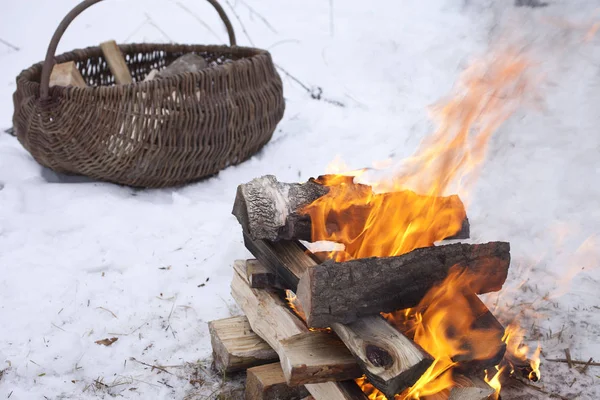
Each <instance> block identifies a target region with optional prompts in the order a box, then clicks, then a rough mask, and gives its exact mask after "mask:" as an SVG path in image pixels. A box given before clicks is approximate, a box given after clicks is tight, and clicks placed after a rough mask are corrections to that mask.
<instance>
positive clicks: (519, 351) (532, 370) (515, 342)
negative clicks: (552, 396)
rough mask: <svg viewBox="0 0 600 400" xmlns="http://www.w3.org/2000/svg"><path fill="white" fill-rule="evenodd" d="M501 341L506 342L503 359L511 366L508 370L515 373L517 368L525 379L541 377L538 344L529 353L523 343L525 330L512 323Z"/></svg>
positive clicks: (539, 347)
mask: <svg viewBox="0 0 600 400" xmlns="http://www.w3.org/2000/svg"><path fill="white" fill-rule="evenodd" d="M502 341H503V342H504V343H506V353H507V355H506V357H505V361H506V362H507V363H508V364H509V365H510V367H511V371H510V372H511V373H515V372H516V369H519V370H521V372H522V373H523V375H525V377H526V378H527V379H529V380H532V381H538V380H539V379H540V378H541V372H540V353H541V346H540V344H539V343H538V346H537V347H536V349H535V351H534V352H533V353H532V354H531V349H530V348H529V346H527V345H526V344H524V343H525V330H524V329H523V328H521V327H520V326H519V325H518V324H517V323H512V324H510V325H509V326H508V327H507V328H506V330H505V333H504V337H503V338H502Z"/></svg>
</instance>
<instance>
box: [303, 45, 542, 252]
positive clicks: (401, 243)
mask: <svg viewBox="0 0 600 400" xmlns="http://www.w3.org/2000/svg"><path fill="white" fill-rule="evenodd" d="M529 65H530V64H529V62H528V61H527V60H526V59H525V58H524V57H523V56H522V55H520V54H517V53H513V52H506V53H505V54H503V55H502V57H500V58H497V59H496V58H494V59H492V60H487V62H486V61H485V60H484V61H480V62H476V63H474V64H473V65H472V66H471V67H469V68H468V69H467V70H466V71H465V72H464V74H463V75H462V78H461V80H460V81H459V85H458V86H457V88H456V93H455V95H454V96H453V97H451V98H450V99H449V100H447V101H445V102H442V103H440V104H438V105H437V106H436V107H435V108H434V113H433V115H434V117H435V119H436V120H437V121H438V125H439V128H438V129H437V130H436V131H435V132H434V134H433V135H432V136H431V137H429V138H428V139H426V140H425V141H424V142H423V143H422V145H421V147H420V149H419V151H418V152H417V153H416V154H415V155H414V156H413V157H411V158H409V159H408V160H406V161H405V162H404V163H403V165H402V166H401V169H400V171H398V172H397V173H396V174H395V175H394V177H392V178H391V179H385V180H379V181H376V182H370V186H368V185H359V184H357V183H355V181H357V180H360V179H363V178H365V177H367V175H368V174H367V171H366V170H362V171H355V172H353V173H352V174H351V176H344V175H327V176H325V177H321V178H319V179H318V182H320V183H322V184H324V185H326V186H329V187H330V191H329V193H328V194H327V195H325V196H323V197H321V198H319V199H317V200H316V201H315V202H313V203H311V204H309V205H308V206H306V207H305V208H304V210H303V211H304V212H305V213H306V214H308V215H310V217H311V220H312V239H313V241H331V242H338V243H342V244H344V245H345V246H346V253H345V258H363V257H372V256H395V255H400V254H404V253H407V252H409V251H411V250H414V249H416V248H419V247H426V246H431V245H433V244H434V243H435V242H436V241H439V240H442V239H445V238H447V237H450V236H452V235H454V234H456V233H457V232H458V231H459V230H460V229H461V226H462V222H463V219H464V217H465V211H464V206H463V204H462V202H461V201H460V200H458V198H457V197H449V198H447V197H441V196H443V195H445V194H446V193H447V192H448V191H450V190H457V189H459V188H464V187H465V186H468V185H469V184H470V182H472V181H473V178H474V177H475V175H476V173H475V172H476V167H477V166H478V165H479V164H480V163H481V162H482V161H483V158H484V155H485V151H486V148H487V145H488V143H489V140H490V138H491V136H492V134H493V132H494V131H496V130H497V128H498V127H499V126H500V125H501V124H502V122H504V121H505V120H506V119H507V118H508V117H509V116H510V115H511V114H512V113H513V112H514V111H515V110H516V109H517V107H518V106H519V105H520V103H521V101H522V100H523V98H524V97H525V95H526V94H527V95H530V94H532V93H533V88H532V83H531V79H530V78H529ZM407 188H411V189H412V190H414V191H410V190H407Z"/></svg>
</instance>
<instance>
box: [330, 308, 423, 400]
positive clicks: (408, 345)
mask: <svg viewBox="0 0 600 400" xmlns="http://www.w3.org/2000/svg"><path fill="white" fill-rule="evenodd" d="M331 328H332V329H333V331H334V332H335V333H336V334H337V335H338V336H339V337H340V339H341V340H342V341H343V342H344V343H345V344H346V346H347V347H348V349H350V351H351V352H352V354H353V355H354V356H355V357H356V359H357V360H358V363H359V365H360V366H361V368H362V370H363V371H364V372H365V375H366V376H367V378H368V379H369V381H370V382H371V384H372V385H373V386H375V387H376V388H377V389H379V390H380V391H382V392H383V394H385V396H386V397H387V398H388V399H392V398H394V395H396V394H398V393H401V392H402V391H403V390H404V389H407V388H409V387H410V386H412V385H413V384H414V383H415V382H416V381H417V380H418V379H419V378H420V377H421V375H423V373H424V372H425V371H426V370H427V368H429V366H430V365H431V364H432V363H433V358H432V357H431V356H430V355H429V354H427V353H426V352H425V351H424V350H423V349H421V348H420V347H419V346H417V345H416V344H415V343H413V342H412V341H411V340H410V339H408V338H407V337H406V336H404V335H403V334H402V333H400V332H398V330H396V328H394V327H393V326H391V325H390V324H389V323H388V322H387V321H386V320H384V319H383V318H382V317H381V316H379V315H377V316H370V317H364V318H361V319H359V320H357V321H356V322H353V323H351V324H348V325H342V324H338V323H335V324H333V325H332V327H331Z"/></svg>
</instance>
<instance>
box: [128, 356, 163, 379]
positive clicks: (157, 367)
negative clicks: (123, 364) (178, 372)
mask: <svg viewBox="0 0 600 400" xmlns="http://www.w3.org/2000/svg"><path fill="white" fill-rule="evenodd" d="M129 359H130V360H131V361H134V362H136V363H138V364H142V365H145V366H146V367H150V368H152V369H151V370H150V371H154V370H155V369H157V370H159V371H162V372H166V373H167V374H169V375H173V374H172V373H171V372H169V371H167V370H166V369H165V368H164V367H160V366H158V365H152V364H147V363H145V362H143V361H139V360H137V359H136V358H134V357H130V358H129Z"/></svg>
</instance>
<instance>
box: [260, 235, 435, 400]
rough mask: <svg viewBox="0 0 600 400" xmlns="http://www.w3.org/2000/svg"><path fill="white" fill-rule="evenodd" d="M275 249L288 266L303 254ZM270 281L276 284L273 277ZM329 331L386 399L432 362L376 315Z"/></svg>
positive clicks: (290, 245)
mask: <svg viewBox="0 0 600 400" xmlns="http://www.w3.org/2000/svg"><path fill="white" fill-rule="evenodd" d="M260 242H262V241H260ZM276 246H277V248H278V250H280V249H284V251H275V252H274V253H273V254H272V256H273V257H278V256H281V257H282V258H283V259H285V258H286V256H290V257H292V258H290V259H289V262H290V263H293V261H294V260H296V259H297V258H294V254H295V252H297V251H299V252H301V253H302V254H305V253H304V252H302V249H301V245H300V244H299V243H295V242H286V241H282V242H277V244H276ZM307 264H310V263H307ZM296 265H297V264H296ZM297 266H298V265H297ZM272 268H273V269H274V270H276V269H277V267H272ZM305 268H308V267H306V266H300V267H299V268H298V269H296V270H295V271H287V273H286V276H295V274H296V273H303V271H304V270H305ZM279 269H282V268H279ZM273 275H275V274H273ZM271 279H272V280H275V277H272V278H271ZM296 281H297V279H296ZM331 328H332V330H333V331H334V332H335V333H336V334H337V335H338V336H339V338H340V339H341V340H342V341H343V342H344V344H345V345H346V347H347V348H348V349H349V350H350V352H351V353H352V355H353V356H354V357H355V359H356V361H357V362H358V364H359V366H360V367H361V369H362V371H363V372H364V374H365V375H366V376H367V377H368V378H369V381H370V382H371V383H372V384H373V385H374V386H375V387H377V388H378V389H379V390H381V391H382V392H383V393H384V394H385V395H386V396H387V397H389V398H393V397H394V395H395V394H397V393H400V392H402V391H403V390H404V389H406V388H408V387H410V386H411V385H413V384H414V383H415V382H416V381H417V380H418V379H419V378H420V377H421V375H422V374H423V373H424V372H425V371H426V370H427V368H429V366H430V365H431V363H432V362H433V358H432V357H431V356H430V355H429V354H427V353H426V352H425V351H424V350H423V349H421V348H420V347H419V346H417V345H416V344H415V343H414V342H412V341H410V340H409V339H408V338H406V337H405V336H404V335H403V334H402V333H401V332H399V331H398V330H396V329H395V328H393V327H392V326H390V324H388V322H387V321H385V320H384V319H383V318H381V317H380V316H379V315H376V316H369V317H364V318H362V319H359V320H358V321H356V322H355V323H353V324H349V325H343V324H337V323H336V324H333V325H332V326H331Z"/></svg>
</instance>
